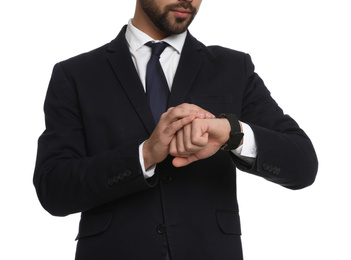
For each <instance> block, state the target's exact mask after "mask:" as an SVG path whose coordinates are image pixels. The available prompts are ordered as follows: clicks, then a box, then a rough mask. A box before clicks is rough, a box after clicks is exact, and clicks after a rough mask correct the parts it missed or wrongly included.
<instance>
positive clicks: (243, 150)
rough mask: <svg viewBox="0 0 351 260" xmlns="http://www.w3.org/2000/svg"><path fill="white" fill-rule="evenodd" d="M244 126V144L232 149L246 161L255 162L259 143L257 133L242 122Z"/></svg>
mask: <svg viewBox="0 0 351 260" xmlns="http://www.w3.org/2000/svg"><path fill="white" fill-rule="evenodd" d="M241 125H242V127H243V133H244V140H243V144H242V145H241V146H239V147H238V148H236V149H235V150H232V152H233V153H234V154H235V155H236V156H237V157H239V158H241V159H243V160H244V161H247V160H248V162H250V163H253V161H254V159H256V157H257V145H256V139H255V135H254V133H253V131H252V129H251V127H250V126H249V125H248V124H245V123H243V122H241Z"/></svg>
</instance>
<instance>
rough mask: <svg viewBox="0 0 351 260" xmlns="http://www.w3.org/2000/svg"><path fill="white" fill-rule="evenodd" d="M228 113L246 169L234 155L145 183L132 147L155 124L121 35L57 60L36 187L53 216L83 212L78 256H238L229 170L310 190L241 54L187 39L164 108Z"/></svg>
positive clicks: (299, 134) (286, 124)
mask: <svg viewBox="0 0 351 260" xmlns="http://www.w3.org/2000/svg"><path fill="white" fill-rule="evenodd" d="M184 102H187V103H193V104H196V105H198V106H200V107H202V108H204V109H206V110H208V111H210V112H212V113H213V114H215V115H216V114H220V113H234V114H236V115H237V116H238V118H239V119H240V120H241V121H243V122H246V123H247V124H249V125H250V126H251V128H252V130H253V132H254V134H255V137H256V142H257V148H258V155H257V158H256V160H255V162H254V163H253V164H252V165H248V164H246V163H245V162H243V161H241V160H240V159H238V158H237V157H235V156H234V155H233V154H232V153H231V152H225V151H222V150H220V151H218V152H217V153H216V154H215V155H213V156H212V157H210V158H208V159H204V160H201V161H198V162H195V163H192V164H190V165H189V166H186V167H182V168H175V167H173V166H172V164H171V159H172V158H171V157H170V156H169V157H168V158H167V159H166V160H165V161H164V162H162V163H160V164H158V165H157V167H156V173H155V175H154V176H153V177H152V178H151V179H148V180H145V179H144V177H143V173H142V171H141V167H140V162H139V155H138V147H139V145H140V144H141V143H142V142H143V141H144V140H146V139H147V138H148V137H149V136H150V134H151V133H152V132H153V129H154V127H155V125H154V121H153V117H152V113H151V110H150V108H149V105H148V102H147V98H146V95H145V92H144V89H143V87H142V85H141V82H140V79H139V76H138V74H137V72H136V70H135V67H134V64H133V61H132V59H131V56H130V53H129V49H128V46H127V43H126V40H125V28H123V29H122V31H121V32H120V34H119V35H118V36H117V38H116V39H114V40H113V41H112V42H110V43H109V44H106V45H104V46H102V47H100V48H98V49H96V50H93V51H91V52H88V53H85V54H82V55H79V56H77V57H74V58H71V59H69V60H66V61H63V62H60V63H58V64H56V65H55V67H54V70H53V74H52V78H51V81H50V84H49V88H48V91H47V96H46V100H45V107H44V110H45V120H46V130H45V132H44V133H43V134H42V135H41V136H40V138H39V141H38V154H37V163H36V168H35V173H34V184H35V187H36V190H37V194H38V197H39V200H40V202H41V204H42V205H43V207H44V208H45V209H46V210H47V211H48V212H50V213H51V214H53V215H57V216H65V215H68V214H72V213H76V212H82V214H81V221H80V226H79V234H78V237H77V239H78V244H77V253H76V259H77V260H83V259H84V260H87V259H94V260H96V259H103V260H109V259H111V260H112V259H123V260H125V259H152V260H155V259H160V260H161V259H162V260H164V259H165V255H166V251H167V250H169V252H170V254H171V257H172V260H178V259H180V260H186V259H192V260H193V259H202V260H206V259H221V260H226V259H232V260H233V259H235V260H238V259H242V250H241V242H240V235H241V229H240V220H239V213H238V212H239V210H238V204H237V198H236V168H239V169H240V170H242V171H246V172H248V173H252V174H255V175H258V176H261V177H263V178H265V179H267V180H269V181H272V182H275V183H277V184H280V185H282V186H285V187H287V188H290V189H299V188H303V187H306V186H308V185H310V184H312V183H313V181H314V179H315V175H316V172H317V158H316V154H315V152H314V149H313V146H312V144H311V142H310V140H309V138H308V137H307V136H306V134H305V133H304V132H303V130H301V129H300V127H299V126H298V125H297V123H296V122H295V121H294V120H293V119H292V118H290V117H289V116H288V115H285V114H284V113H283V111H282V110H281V109H280V108H279V106H278V105H277V103H276V102H275V101H274V100H273V99H272V98H271V96H270V93H269V91H268V90H267V88H266V87H265V86H264V83H263V81H262V80H261V79H260V78H259V76H258V75H257V74H256V73H255V72H254V66H253V64H252V62H251V59H250V57H249V55H247V54H244V53H241V52H237V51H234V50H230V49H226V48H222V47H218V46H212V47H206V46H204V45H203V44H202V43H200V42H198V41H197V40H196V39H195V38H193V37H192V36H191V35H190V33H188V35H187V38H186V41H185V45H184V48H183V52H182V54H181V58H180V62H179V66H178V70H177V72H176V75H175V78H174V83H173V86H172V91H171V95H170V100H169V106H177V105H179V104H181V103H184Z"/></svg>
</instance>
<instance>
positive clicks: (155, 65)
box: [145, 42, 169, 124]
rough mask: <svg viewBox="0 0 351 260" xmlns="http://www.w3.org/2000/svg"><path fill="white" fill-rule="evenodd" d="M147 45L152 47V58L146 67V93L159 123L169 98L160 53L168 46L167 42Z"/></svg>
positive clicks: (155, 118) (156, 121)
mask: <svg viewBox="0 0 351 260" xmlns="http://www.w3.org/2000/svg"><path fill="white" fill-rule="evenodd" d="M145 45H147V46H149V47H151V48H152V54H151V58H150V60H149V62H148V64H147V67H146V95H147V97H148V100H149V104H150V108H151V111H152V114H153V116H154V120H155V123H156V124H157V123H158V121H159V120H160V117H161V115H162V114H163V113H164V112H165V111H166V109H167V105H168V98H169V88H168V84H167V80H166V78H165V75H164V73H163V70H162V67H161V64H160V55H161V53H162V52H163V51H164V49H165V48H166V47H167V43H164V42H157V43H154V42H148V43H146V44H145Z"/></svg>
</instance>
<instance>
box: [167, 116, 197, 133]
mask: <svg viewBox="0 0 351 260" xmlns="http://www.w3.org/2000/svg"><path fill="white" fill-rule="evenodd" d="M194 118H195V117H194V116H187V117H184V118H182V119H178V120H176V121H174V122H172V123H171V124H170V125H168V126H167V127H166V128H165V131H164V132H165V134H166V135H167V136H169V137H173V136H174V135H175V133H176V132H178V131H179V130H180V129H182V128H183V127H184V126H185V125H188V124H190V123H191V122H192V121H193V120H194Z"/></svg>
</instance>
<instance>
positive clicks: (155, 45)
mask: <svg viewBox="0 0 351 260" xmlns="http://www.w3.org/2000/svg"><path fill="white" fill-rule="evenodd" d="M145 45H147V46H149V47H151V49H152V55H155V56H157V57H160V55H161V53H162V52H163V51H164V50H165V49H166V47H167V46H168V44H167V43H165V42H147V43H146V44H145Z"/></svg>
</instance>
